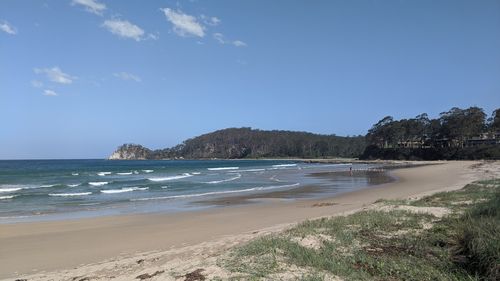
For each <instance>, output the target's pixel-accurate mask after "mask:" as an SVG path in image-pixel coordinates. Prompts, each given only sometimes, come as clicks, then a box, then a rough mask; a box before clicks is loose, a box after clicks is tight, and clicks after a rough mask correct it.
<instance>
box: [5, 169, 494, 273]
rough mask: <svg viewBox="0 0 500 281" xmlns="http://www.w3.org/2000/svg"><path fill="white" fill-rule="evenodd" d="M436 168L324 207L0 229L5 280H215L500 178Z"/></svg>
mask: <svg viewBox="0 0 500 281" xmlns="http://www.w3.org/2000/svg"><path fill="white" fill-rule="evenodd" d="M436 164H437V165H427V166H418V167H411V168H402V169H397V170H394V171H391V175H392V176H394V177H395V178H397V180H396V181H395V182H391V183H387V184H382V185H375V186H372V187H369V188H366V189H363V190H359V191H355V192H350V193H345V194H341V195H339V196H336V197H334V198H324V199H321V200H298V201H289V200H282V199H280V198H268V199H266V198H259V199H260V200H261V201H263V202H261V203H259V204H241V205H236V206H233V205H232V206H227V207H219V208H212V209H210V210H205V211H192V212H184V213H177V214H150V215H126V216H113V217H99V218H89V219H78V220H65V221H51V222H33V223H18V224H6V225H0V245H1V251H0V264H1V266H0V279H7V280H12V279H16V278H19V279H21V278H22V279H27V280H111V279H112V280H133V279H135V278H136V277H137V276H139V275H141V274H153V273H155V272H162V273H163V274H162V275H161V278H160V277H159V276H156V277H155V276H152V277H151V278H148V280H184V276H185V274H187V273H189V272H192V271H194V270H196V269H197V268H199V267H203V268H204V270H205V271H204V272H205V275H207V276H208V277H209V279H210V276H222V277H223V276H225V274H226V273H224V272H223V271H222V269H220V268H218V267H217V265H216V262H215V261H216V259H217V256H218V255H220V254H221V253H223V252H224V251H226V250H227V249H229V248H231V247H233V246H235V245H238V244H240V243H243V242H245V241H248V240H250V239H252V238H255V237H257V236H259V235H263V234H266V233H270V232H274V231H279V230H282V229H284V228H286V227H289V226H290V225H291V224H294V223H297V222H300V221H303V220H306V219H312V218H318V217H324V216H334V215H341V214H346V213H349V212H355V211H357V210H360V209H363V208H368V207H369V205H370V204H373V203H374V202H375V201H376V200H378V199H399V198H413V197H421V196H424V195H428V194H431V193H435V192H438V191H446V190H455V189H459V188H462V187H463V186H464V185H466V184H468V183H470V182H472V181H475V180H479V179H490V178H495V177H499V176H500V165H499V164H500V163H499V162H498V161H497V162H470V161H456V162H455V161H453V162H436ZM166 273H169V274H166ZM9 278H10V279H9Z"/></svg>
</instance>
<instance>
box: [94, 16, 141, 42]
mask: <svg viewBox="0 0 500 281" xmlns="http://www.w3.org/2000/svg"><path fill="white" fill-rule="evenodd" d="M102 25H103V26H104V27H106V28H107V29H108V30H109V31H110V32H111V33H113V34H116V35H118V36H120V37H124V38H130V39H134V40H135V41H141V40H142V36H143V35H144V30H142V29H141V28H140V27H138V26H137V25H135V24H132V23H130V22H128V21H126V20H106V21H104V23H103V24H102Z"/></svg>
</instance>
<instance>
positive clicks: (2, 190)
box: [0, 187, 23, 192]
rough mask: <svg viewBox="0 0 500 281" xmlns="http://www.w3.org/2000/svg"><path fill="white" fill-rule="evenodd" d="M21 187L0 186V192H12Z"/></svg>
mask: <svg viewBox="0 0 500 281" xmlns="http://www.w3.org/2000/svg"><path fill="white" fill-rule="evenodd" d="M21 189H23V188H22V187H7V188H0V192H14V191H18V190H21Z"/></svg>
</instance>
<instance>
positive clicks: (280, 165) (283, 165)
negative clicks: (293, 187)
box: [273, 164, 297, 168]
mask: <svg viewBox="0 0 500 281" xmlns="http://www.w3.org/2000/svg"><path fill="white" fill-rule="evenodd" d="M295 166H297V164H279V165H273V168H285V167H295Z"/></svg>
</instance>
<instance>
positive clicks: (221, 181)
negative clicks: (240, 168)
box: [204, 174, 241, 184]
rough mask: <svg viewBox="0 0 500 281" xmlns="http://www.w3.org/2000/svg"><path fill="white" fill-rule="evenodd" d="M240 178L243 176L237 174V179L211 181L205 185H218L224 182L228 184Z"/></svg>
mask: <svg viewBox="0 0 500 281" xmlns="http://www.w3.org/2000/svg"><path fill="white" fill-rule="evenodd" d="M239 178H241V174H237V175H236V176H235V177H232V178H229V179H225V180H218V181H209V182H204V183H208V184H216V183H223V182H228V181H234V180H237V179H239Z"/></svg>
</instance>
